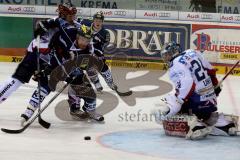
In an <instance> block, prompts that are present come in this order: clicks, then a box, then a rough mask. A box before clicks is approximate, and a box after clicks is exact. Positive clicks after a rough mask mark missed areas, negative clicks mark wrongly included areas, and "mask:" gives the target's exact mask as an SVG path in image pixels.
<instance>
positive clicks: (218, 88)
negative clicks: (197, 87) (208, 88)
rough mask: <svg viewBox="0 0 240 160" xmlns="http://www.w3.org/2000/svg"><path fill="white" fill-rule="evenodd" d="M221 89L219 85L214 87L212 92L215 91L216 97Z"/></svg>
mask: <svg viewBox="0 0 240 160" xmlns="http://www.w3.org/2000/svg"><path fill="white" fill-rule="evenodd" d="M221 91H222V89H221V87H220V86H218V87H217V88H215V89H214V92H215V94H216V96H217V97H218V96H219V94H220V92H221Z"/></svg>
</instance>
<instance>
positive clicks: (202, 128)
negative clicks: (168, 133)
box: [181, 99, 217, 140]
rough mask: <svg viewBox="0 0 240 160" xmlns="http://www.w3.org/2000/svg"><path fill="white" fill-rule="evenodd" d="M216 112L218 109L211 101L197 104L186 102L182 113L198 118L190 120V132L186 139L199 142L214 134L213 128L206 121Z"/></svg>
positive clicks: (192, 101)
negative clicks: (198, 140)
mask: <svg viewBox="0 0 240 160" xmlns="http://www.w3.org/2000/svg"><path fill="white" fill-rule="evenodd" d="M201 106H204V107H201ZM216 110H217V107H216V106H215V104H213V103H211V102H210V101H204V102H196V101H194V100H191V99H190V100H189V101H188V102H185V103H184V104H183V106H182V110H181V112H183V113H188V114H190V115H191V114H193V115H195V116H196V118H192V119H189V121H188V125H189V131H188V133H187V135H186V139H192V140H197V139H202V138H204V137H206V136H207V135H209V134H210V133H211V132H212V127H211V126H209V125H207V124H206V123H205V121H207V120H208V119H209V118H210V117H211V114H212V113H213V112H215V111H216Z"/></svg>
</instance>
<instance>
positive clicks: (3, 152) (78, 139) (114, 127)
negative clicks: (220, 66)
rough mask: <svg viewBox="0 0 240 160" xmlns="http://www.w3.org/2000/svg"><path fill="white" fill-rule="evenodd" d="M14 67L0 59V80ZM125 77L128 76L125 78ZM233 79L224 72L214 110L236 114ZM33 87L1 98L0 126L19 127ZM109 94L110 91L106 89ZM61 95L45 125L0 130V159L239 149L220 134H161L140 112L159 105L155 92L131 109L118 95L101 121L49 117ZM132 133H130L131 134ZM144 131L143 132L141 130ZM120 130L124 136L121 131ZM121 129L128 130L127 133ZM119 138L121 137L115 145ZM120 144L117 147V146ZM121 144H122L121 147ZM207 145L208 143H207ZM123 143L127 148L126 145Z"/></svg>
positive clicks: (237, 89) (83, 159) (67, 159)
mask: <svg viewBox="0 0 240 160" xmlns="http://www.w3.org/2000/svg"><path fill="white" fill-rule="evenodd" d="M16 66H17V64H16V63H0V84H1V83H2V82H3V81H4V80H5V79H7V78H8V77H9V76H11V74H12V73H13V72H14V69H15V68H16ZM135 74H136V72H135ZM139 74H141V75H142V74H144V72H139ZM155 74H157V72H155ZM220 77H222V76H219V78H220ZM130 78H133V77H131V76H130ZM161 80H166V81H168V78H167V76H166V75H165V76H163V77H162V78H161ZM239 81H240V77H234V76H230V77H229V78H227V80H226V81H225V82H224V83H223V91H222V93H221V95H220V97H219V100H218V101H219V106H218V108H219V110H220V111H223V112H225V113H229V114H231V113H234V114H236V115H240V105H239V104H240V82H239ZM103 84H104V87H105V88H106V89H105V90H106V91H110V89H108V88H107V86H106V84H105V83H103ZM35 87H36V83H35V82H32V81H31V82H30V84H27V85H24V86H22V87H20V88H19V90H17V91H16V92H15V93H14V94H13V95H12V96H11V97H9V99H7V101H5V102H4V103H2V104H0V127H6V128H12V129H15V128H16V129H17V128H19V123H20V122H19V117H20V114H21V113H22V112H23V111H24V109H25V108H26V105H27V103H28V100H29V97H30V96H31V94H32V92H33V90H34V88H35ZM153 88H154V86H153V87H152V86H151V89H153ZM134 89H136V90H137V91H139V90H141V89H143V90H148V89H149V88H147V87H144V86H142V87H136V88H134ZM111 93H112V94H115V93H113V92H112V91H111ZM52 95H53V94H51V95H50V96H49V97H48V99H49V98H51V97H52ZM115 95H116V94H115ZM48 99H46V101H47V100H48ZM62 99H66V95H64V94H63V95H60V96H59V97H58V98H57V100H56V101H54V103H53V104H52V105H51V106H50V107H49V108H47V110H46V111H45V112H44V113H43V115H42V117H43V118H44V119H45V120H46V121H48V122H51V123H52V126H51V128H50V129H48V130H47V129H44V128H42V127H41V126H40V125H39V124H38V123H37V122H35V123H34V124H33V125H32V126H30V127H29V128H28V129H27V130H26V131H25V132H23V133H21V134H18V135H10V134H6V133H3V132H1V131H0V160H123V159H129V160H130V159H131V160H140V159H144V160H146V159H147V160H154V159H179V160H180V159H181V160H182V159H185V158H187V159H188V158H189V159H193V157H191V156H194V155H196V156H197V157H199V156H200V155H201V154H202V155H204V157H203V158H204V159H207V158H208V159H209V160H210V159H211V160H212V159H216V158H219V154H220V152H222V151H223V150H226V154H224V155H225V156H223V157H222V159H224V160H226V159H229V160H230V159H231V160H239V159H240V155H239V153H233V152H235V151H236V150H238V151H239V152H240V146H239V144H240V137H238V138H234V139H233V138H230V140H228V138H226V137H224V138H221V137H210V138H209V139H206V140H203V141H197V142H186V141H185V140H184V139H179V138H173V137H166V136H165V135H164V134H163V132H162V129H161V126H159V125H157V124H156V123H155V122H154V121H151V120H150V119H148V121H146V119H144V115H143V114H144V113H147V114H148V113H150V110H151V109H152V108H153V107H155V106H157V105H158V104H159V101H160V96H159V97H152V98H138V99H137V103H136V105H135V106H131V107H130V106H128V105H127V104H126V103H125V102H124V101H123V100H122V99H121V98H119V97H118V99H119V104H118V106H117V108H116V109H114V110H113V111H112V112H110V113H108V114H107V115H105V120H106V123H105V124H92V123H86V122H77V121H62V120H60V119H58V118H57V117H56V116H55V113H54V107H55V105H56V104H57V103H58V102H59V101H61V100H62ZM46 101H45V102H46ZM98 103H100V101H99V102H98ZM126 112H127V113H128V115H130V114H131V113H132V114H135V115H137V114H138V112H140V115H139V118H136V117H132V119H130V118H129V117H128V119H127V120H126V119H124V120H123V119H122V117H121V116H122V115H125V114H126ZM158 128H159V136H158ZM122 131H126V132H122ZM135 131H136V137H135V136H134V132H135ZM141 131H142V132H141ZM148 132H149V135H148V134H147V133H148ZM110 133H112V134H110ZM118 133H119V134H118ZM121 133H125V134H124V135H122V134H121ZM127 133H129V136H128V134H127ZM105 134H108V135H109V136H110V137H109V138H108V135H105ZM116 134H117V136H119V137H118V138H119V139H118V140H116V139H114V138H113V137H114V136H111V135H115V137H116ZM141 134H142V136H141ZM151 135H154V136H151ZM84 136H91V137H92V140H91V141H85V140H84ZM134 137H135V138H134ZM151 138H153V139H151ZM119 140H121V143H120V142H119ZM137 140H139V141H137ZM131 142H132V143H131ZM136 142H138V143H136ZM154 142H156V143H154ZM151 143H152V144H151ZM158 143H159V144H161V145H159V144H158ZM122 144H123V146H121V145H122ZM124 144H125V145H127V147H126V146H125V148H124ZM130 144H131V145H130ZM144 144H146V145H144ZM212 145H214V146H213V147H210V146H212ZM107 146H108V147H107ZM150 146H153V147H155V146H159V152H158V149H157V148H156V147H155V148H153V149H151V147H150ZM128 147H129V149H127V148H128ZM144 147H145V148H144ZM214 147H216V150H214ZM219 147H220V148H219ZM221 147H223V148H221ZM186 149H187V150H186ZM209 149H212V150H209ZM163 151H164V154H161V153H163ZM214 151H215V152H214ZM200 152H201V153H200ZM203 152H204V153H203ZM208 152H211V156H209V157H208V155H207V154H208ZM184 153H186V154H188V155H185V156H182V155H181V154H184ZM172 154H174V155H172ZM189 154H190V155H189ZM191 154H192V155H191ZM214 154H215V155H216V156H214ZM168 155H169V156H168ZM217 155H218V156H217ZM220 155H222V154H220ZM200 157H201V156H200ZM214 157H216V158H214ZM196 159H197V160H198V159H201V158H196Z"/></svg>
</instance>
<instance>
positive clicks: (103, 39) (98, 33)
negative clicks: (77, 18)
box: [81, 12, 117, 92]
mask: <svg viewBox="0 0 240 160" xmlns="http://www.w3.org/2000/svg"><path fill="white" fill-rule="evenodd" d="M103 23H104V15H103V12H97V13H95V14H94V15H93V21H91V20H89V19H83V20H81V24H84V25H86V26H89V27H91V29H92V30H93V32H94V35H93V40H92V43H93V46H94V48H95V49H96V50H98V54H97V56H99V57H101V58H102V59H103V62H104V63H105V61H106V60H105V57H104V53H103V52H104V48H105V46H107V45H108V44H109V38H110V35H109V33H108V32H107V30H106V29H105V28H104V26H103ZM88 75H89V78H90V79H91V81H92V82H93V84H94V85H95V88H96V90H97V91H99V92H101V91H102V90H103V87H102V85H101V83H100V81H99V78H98V75H97V73H96V72H95V71H91V72H89V73H88ZM101 75H102V76H103V78H104V80H105V81H106V83H107V84H108V86H109V87H110V88H111V89H112V90H116V88H117V86H116V85H115V84H114V83H113V79H112V74H111V71H110V69H109V67H108V66H107V65H106V63H105V68H104V69H103V70H102V71H101Z"/></svg>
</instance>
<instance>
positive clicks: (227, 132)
mask: <svg viewBox="0 0 240 160" xmlns="http://www.w3.org/2000/svg"><path fill="white" fill-rule="evenodd" d="M216 114H217V116H216V117H217V120H216V123H215V124H214V127H213V132H212V133H211V134H212V135H220V136H235V135H237V131H238V116H234V115H226V114H223V113H216Z"/></svg>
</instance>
